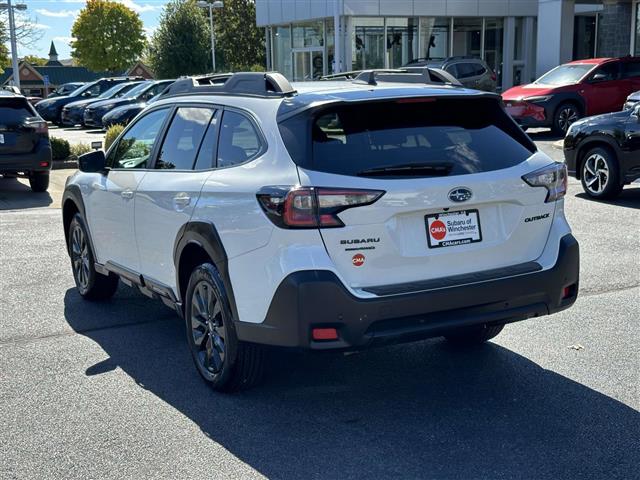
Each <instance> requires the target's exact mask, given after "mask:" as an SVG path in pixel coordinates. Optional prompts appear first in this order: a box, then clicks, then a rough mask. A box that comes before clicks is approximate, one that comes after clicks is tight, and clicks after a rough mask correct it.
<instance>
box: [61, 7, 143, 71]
mask: <svg viewBox="0 0 640 480" xmlns="http://www.w3.org/2000/svg"><path fill="white" fill-rule="evenodd" d="M71 35H72V36H73V37H74V38H75V39H76V40H73V41H72V42H71V48H72V51H71V56H72V57H73V58H74V59H75V60H76V61H77V62H78V64H80V65H84V66H85V67H87V68H89V69H90V70H94V71H103V70H107V71H111V72H115V71H121V70H124V69H126V68H127V67H130V66H131V65H132V64H133V63H134V62H135V61H136V60H138V58H139V57H140V55H141V54H142V52H143V50H144V47H145V36H144V31H143V29H142V20H140V16H139V15H138V14H137V13H136V12H134V11H133V10H131V9H130V8H127V7H125V6H124V5H123V4H121V3H117V2H114V1H111V0H89V1H88V2H87V5H86V6H85V7H84V8H83V9H82V10H81V11H80V15H78V18H77V19H76V21H75V23H74V24H73V28H72V30H71Z"/></svg>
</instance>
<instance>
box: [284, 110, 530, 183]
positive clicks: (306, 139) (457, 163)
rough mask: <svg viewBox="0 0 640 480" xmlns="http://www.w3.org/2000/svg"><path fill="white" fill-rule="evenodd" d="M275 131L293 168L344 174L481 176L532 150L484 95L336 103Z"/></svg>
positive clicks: (294, 120) (289, 121) (300, 116)
mask: <svg viewBox="0 0 640 480" xmlns="http://www.w3.org/2000/svg"><path fill="white" fill-rule="evenodd" d="M280 131H281V134H282V137H283V140H284V142H285V145H286V146H287V149H288V151H289V153H290V155H291V157H292V159H293V160H294V161H295V162H296V164H298V165H299V166H301V167H304V168H308V169H310V170H316V171H322V172H326V173H334V174H339V175H350V176H389V177H393V176H395V177H407V176H442V175H464V174H470V173H480V172H488V171H492V170H499V169H503V168H508V167H512V166H515V165H517V164H519V163H521V162H523V161H525V160H526V159H527V158H529V157H530V156H531V154H532V153H533V152H535V151H536V148H535V145H533V143H532V142H531V140H529V138H528V137H527V136H526V134H524V133H523V132H522V131H521V130H520V128H518V127H517V126H516V125H515V124H514V123H513V121H512V120H511V119H510V118H509V117H508V116H507V114H506V113H505V112H504V110H503V109H502V108H501V106H500V104H499V102H498V101H497V100H495V99H490V98H484V99H470V98H458V99H434V98H421V99H399V100H394V101H384V102H371V103H359V104H340V105H336V106H333V107H328V108H324V109H322V110H319V111H316V112H315V113H312V114H300V115H297V116H295V117H292V118H290V119H287V120H284V121H283V122H281V124H280ZM403 169H404V170H403Z"/></svg>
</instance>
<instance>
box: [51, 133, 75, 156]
mask: <svg viewBox="0 0 640 480" xmlns="http://www.w3.org/2000/svg"><path fill="white" fill-rule="evenodd" d="M49 141H50V142H51V156H52V157H53V159H54V160H66V159H67V158H69V156H70V155H71V147H70V145H69V142H67V141H66V140H64V139H62V138H56V137H51V138H50V139H49Z"/></svg>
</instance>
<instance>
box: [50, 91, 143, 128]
mask: <svg viewBox="0 0 640 480" xmlns="http://www.w3.org/2000/svg"><path fill="white" fill-rule="evenodd" d="M139 83H140V82H139V81H136V82H125V83H119V84H117V85H114V86H113V87H111V88H110V89H109V90H107V91H106V92H103V93H101V94H100V95H98V96H97V97H96V98H86V99H84V100H78V101H77V102H71V103H70V104H68V105H65V107H64V108H63V109H62V115H61V120H62V125H64V126H69V127H73V126H75V125H84V110H85V109H86V108H87V107H88V106H89V105H91V104H93V103H96V102H100V101H102V100H110V99H112V98H120V97H122V96H123V95H124V94H125V93H127V92H128V91H129V90H131V89H132V88H134V87H135V86H136V85H138V84H139Z"/></svg>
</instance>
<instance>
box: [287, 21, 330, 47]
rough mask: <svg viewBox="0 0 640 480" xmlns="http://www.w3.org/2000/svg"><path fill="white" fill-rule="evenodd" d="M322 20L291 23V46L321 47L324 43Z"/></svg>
mask: <svg viewBox="0 0 640 480" xmlns="http://www.w3.org/2000/svg"><path fill="white" fill-rule="evenodd" d="M323 30H324V28H323V22H322V20H320V21H318V22H309V23H297V24H294V25H293V48H305V47H322V46H323V45H324V38H323V37H324V33H323Z"/></svg>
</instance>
